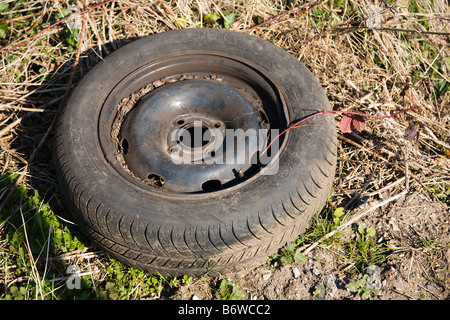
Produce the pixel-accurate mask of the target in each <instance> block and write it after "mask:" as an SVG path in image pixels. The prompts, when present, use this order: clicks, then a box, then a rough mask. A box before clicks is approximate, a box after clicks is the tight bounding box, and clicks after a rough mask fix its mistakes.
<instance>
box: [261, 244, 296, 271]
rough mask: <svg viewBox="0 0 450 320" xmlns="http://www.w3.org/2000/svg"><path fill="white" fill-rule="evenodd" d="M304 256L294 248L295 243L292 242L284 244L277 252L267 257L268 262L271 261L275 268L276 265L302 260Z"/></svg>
mask: <svg viewBox="0 0 450 320" xmlns="http://www.w3.org/2000/svg"><path fill="white" fill-rule="evenodd" d="M303 261H305V256H304V255H303V253H302V252H301V251H300V250H299V249H296V245H295V244H294V243H292V242H288V243H286V245H285V246H284V247H283V248H281V249H280V251H279V253H276V254H274V255H272V256H271V257H270V258H269V261H268V263H272V264H273V266H274V267H275V268H276V267H278V266H285V265H288V264H291V263H292V262H303Z"/></svg>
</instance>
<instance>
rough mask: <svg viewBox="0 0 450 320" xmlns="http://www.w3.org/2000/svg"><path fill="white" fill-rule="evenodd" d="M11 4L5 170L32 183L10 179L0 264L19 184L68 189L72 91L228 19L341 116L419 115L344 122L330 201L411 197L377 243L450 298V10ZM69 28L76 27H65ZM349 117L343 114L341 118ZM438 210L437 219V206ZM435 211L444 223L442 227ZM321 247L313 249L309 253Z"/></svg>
mask: <svg viewBox="0 0 450 320" xmlns="http://www.w3.org/2000/svg"><path fill="white" fill-rule="evenodd" d="M5 4H6V5H8V8H7V9H5V7H3V9H2V7H0V22H1V24H0V29H1V30H4V37H3V36H1V33H0V44H1V46H2V48H1V49H0V144H1V153H0V167H1V170H2V171H1V176H2V181H7V178H8V177H9V176H10V175H11V174H19V175H20V176H21V177H23V180H21V181H20V183H17V182H16V185H14V184H13V183H6V182H4V183H2V184H1V187H2V189H1V190H0V201H1V208H2V210H3V211H1V215H0V260H1V259H6V258H5V256H6V255H11V254H12V253H11V252H10V251H9V249H7V248H6V246H7V242H8V240H7V239H6V234H7V231H5V230H6V228H7V226H8V224H7V223H5V221H8V219H9V218H8V217H9V216H10V215H14V214H18V212H19V211H20V207H21V206H20V205H19V204H17V202H18V200H17V199H16V198H17V197H16V198H15V197H14V192H13V191H11V192H10V190H12V189H11V188H14V190H15V188H16V187H17V185H19V184H20V185H23V186H24V188H26V189H29V190H41V189H43V188H44V189H45V188H48V186H49V185H54V184H55V183H56V181H55V175H54V171H53V167H52V162H51V153H52V151H51V150H52V130H49V128H51V127H50V126H51V123H52V121H53V119H54V116H55V113H56V112H57V110H58V108H59V106H60V105H61V104H62V103H63V102H64V100H65V98H64V96H65V94H66V93H70V90H71V89H72V88H73V87H74V86H75V85H76V83H77V82H78V81H79V80H80V79H81V78H82V76H83V75H84V74H86V72H87V71H88V70H89V69H90V68H92V67H93V66H94V65H95V64H96V63H97V62H99V61H100V60H102V59H103V58H104V57H105V56H107V55H108V54H110V53H112V52H113V51H114V50H117V49H118V48H120V47H121V46H123V45H125V44H127V43H128V42H130V41H132V40H134V39H137V38H140V37H144V36H148V35H151V34H154V33H160V32H164V31H168V30H173V29H180V28H206V27H213V28H223V27H225V26H226V24H225V23H224V21H227V22H229V25H228V26H229V27H230V29H231V30H235V31H238V32H245V33H249V34H252V35H254V36H257V37H260V38H263V39H266V40H268V41H271V42H273V43H274V44H276V45H277V46H279V47H281V48H283V49H285V50H287V51H288V52H289V53H291V54H292V55H294V56H295V57H297V58H298V59H299V61H301V62H302V63H303V64H305V65H306V66H307V67H308V68H309V70H310V71H311V72H312V73H314V75H315V76H316V77H317V78H318V79H319V81H320V83H321V84H322V86H323V88H324V89H325V91H326V92H327V95H328V97H329V100H330V102H331V105H332V107H333V109H334V110H343V111H349V110H352V111H358V112H361V113H366V114H370V115H374V116H385V115H389V114H392V113H393V112H398V111H401V110H404V109H407V108H411V107H412V106H416V107H417V108H418V109H417V110H410V111H407V112H404V113H402V114H400V115H399V116H398V118H399V120H400V121H396V120H394V119H373V118H369V119H368V120H367V123H366V127H365V130H364V131H362V132H352V133H349V134H343V133H341V132H339V127H338V121H336V126H337V129H338V133H339V135H338V137H339V149H338V157H339V158H338V169H337V172H336V179H335V185H334V195H333V196H332V198H331V200H330V201H329V204H328V206H330V207H334V208H336V207H341V206H342V207H345V211H346V212H348V213H349V216H350V214H351V213H354V212H357V211H358V210H360V209H361V207H360V206H361V204H362V203H363V204H364V203H365V205H366V207H365V208H366V210H367V208H369V209H370V208H371V207H373V206H376V205H377V204H380V203H381V202H383V200H386V199H391V198H392V197H393V196H394V197H395V196H396V195H399V194H400V193H401V197H400V196H398V197H396V198H395V199H394V200H395V201H394V200H392V201H385V203H381V204H380V205H379V208H378V207H377V208H376V210H375V208H374V209H373V210H370V213H368V216H366V217H368V218H367V220H365V221H366V224H368V223H373V224H374V225H378V224H379V226H380V231H378V230H377V234H378V235H379V236H380V237H384V240H383V241H385V240H386V241H389V243H390V245H392V246H393V247H395V248H402V250H403V251H402V252H403V255H404V258H405V259H408V263H409V264H408V265H407V266H406V267H405V268H406V269H405V275H406V276H405V277H406V278H407V280H408V281H407V282H408V283H411V282H413V279H412V278H413V277H412V276H411V274H412V273H414V272H415V274H417V275H424V274H425V278H427V279H428V281H431V280H429V279H430V278H431V279H438V280H439V281H438V280H436V281H437V282H438V283H439V285H438V287H439V288H440V289H439V290H438V291H435V290H432V289H430V288H428V287H426V285H423V284H419V286H422V287H425V289H422V291H421V292H424V294H425V295H426V296H425V297H426V298H430V299H443V298H448V290H449V286H450V283H449V282H448V279H449V269H450V247H449V231H448V227H449V199H450V129H449V128H450V94H449V92H450V91H449V90H450V88H449V87H450V69H449V67H450V58H449V57H450V47H449V41H450V20H449V17H450V8H449V6H448V3H447V1H445V0H435V1H432V2H430V1H427V0H415V1H406V0H395V1H384V0H383V1H370V0H358V1H356V0H355V1H352V0H334V1H325V0H324V1H320V0H317V1H314V0H313V1H291V0H287V1H285V0H279V1H269V0H252V1H235V0H234V1H232V0H225V1H220V2H214V1H210V0H196V1H186V0H173V1H141V0H136V1H131V0H120V1H106V2H105V3H100V2H99V3H98V4H99V5H95V4H94V3H91V2H89V1H40V0H32V1H28V2H24V3H20V2H19V1H14V0H6V1H4V2H3V4H2V5H3V6H4V5H5ZM212 13H217V14H218V15H219V16H220V18H219V19H217V21H216V22H211V19H208V15H210V14H212ZM229 13H234V15H232V16H230V15H229ZM74 14H75V17H74ZM61 19H65V20H64V21H63V22H61V23H57V21H58V20H61ZM233 20H234V21H233ZM82 24H84V25H85V27H84V28H82V27H81V26H82ZM81 34H83V37H81ZM78 48H79V49H80V50H78ZM77 51H79V54H78V56H79V57H78V59H77ZM74 65H75V68H74ZM71 76H72V77H73V82H72V81H69V79H70V78H71ZM68 84H70V85H69V86H68ZM340 117H341V115H336V118H337V120H339V119H340ZM411 123H413V124H414V125H415V127H416V128H417V131H418V132H419V135H418V137H417V139H414V140H412V141H407V140H405V139H404V133H405V130H406V128H407V127H408V126H409V125H410V124H411ZM298 130H301V128H299V129H298ZM47 132H48V133H49V134H46V133H47ZM33 154H34V155H35V156H33ZM16 181H17V180H16ZM8 194H10V196H8ZM52 198H53V196H52V195H47V197H46V200H45V201H46V202H48V203H53V202H54V201H55V199H53V200H52ZM8 201H9V202H8ZM13 201H16V205H12V204H11V202H13ZM58 201H59V200H58ZM427 206H428V207H427ZM430 206H431V207H433V208H434V209H433V210H432V212H431V211H429V212H428V211H427V210H428V209H427V208H430ZM11 208H14V209H11ZM54 210H55V211H58V210H60V209H57V208H55V209H54ZM430 212H431V213H432V214H433V215H434V216H432V218H433V219H434V220H433V221H431V222H429V221H430V219H431V216H430V214H431V213H430ZM410 213H411V214H412V213H414V217H410V216H409V214H410ZM61 214H63V213H61ZM421 217H422V218H423V219H421ZM65 219H67V217H65ZM380 221H384V222H385V223H381V222H380ZM399 221H400V222H399ZM428 222H429V225H428ZM430 226H433V227H430ZM317 240H318V239H315V241H317ZM315 241H311V242H309V243H305V244H303V245H304V246H305V247H304V248H303V249H306V248H307V247H308V246H309V245H310V244H311V243H314V242H315ZM306 250H308V249H306ZM314 250H323V249H320V246H319V248H317V249H314ZM92 251H95V249H93V250H92ZM308 252H309V251H308ZM311 252H312V253H314V252H315V251H311ZM53 254H55V255H56V254H57V253H56V252H55V253H53ZM310 254H311V253H310ZM399 254H401V253H399ZM2 256H3V258H2ZM338 260H339V259H338ZM46 261H47V260H46ZM48 261H50V260H48ZM339 261H341V262H340V263H337V266H336V267H337V268H338V269H344V270H345V271H348V270H350V268H349V269H346V268H347V267H348V266H349V265H351V262H342V260H339ZM33 270H34V269H33ZM33 272H36V273H39V271H38V270H37V269H36V270H34V271H33ZM2 273H3V274H6V271H5V270H4V271H2V272H0V274H2ZM41 276H42V275H41ZM386 277H387V276H386ZM103 279H104V278H103ZM5 281H6V282H8V283H5V284H4V285H5V287H8V286H11V282H12V281H15V279H14V277H12V278H11V276H10V277H9V278H8V280H5ZM416 288H417V286H416ZM387 289H390V290H391V291H392V292H398V291H399V290H400V291H401V290H403V291H401V293H398V295H397V296H395V295H393V296H388V298H398V297H400V296H401V297H403V298H414V299H416V298H420V297H421V296H420V294H419V295H415V294H414V293H411V292H410V291H405V290H406V289H404V288H399V287H397V288H392V287H389V286H386V290H387ZM408 290H410V289H408ZM418 290H419V291H420V288H419V289H418ZM428 291H431V292H432V293H428ZM5 292H6V291H5ZM427 294H428V295H427ZM0 295H1V291H0ZM185 298H186V297H185ZM300 298H303V299H308V298H311V296H304V297H300Z"/></svg>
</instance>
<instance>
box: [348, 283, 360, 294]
mask: <svg viewBox="0 0 450 320" xmlns="http://www.w3.org/2000/svg"><path fill="white" fill-rule="evenodd" d="M347 288H348V290H350V292H356V291H358V285H357V284H356V283H355V282H350V283H349V284H348V286H347Z"/></svg>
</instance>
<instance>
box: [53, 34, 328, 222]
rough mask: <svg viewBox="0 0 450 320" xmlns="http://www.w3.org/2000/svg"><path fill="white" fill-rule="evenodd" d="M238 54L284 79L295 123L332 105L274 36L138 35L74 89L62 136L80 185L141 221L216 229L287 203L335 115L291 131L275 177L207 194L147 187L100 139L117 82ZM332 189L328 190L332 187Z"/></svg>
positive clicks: (324, 142) (321, 151) (123, 214)
mask: <svg viewBox="0 0 450 320" xmlns="http://www.w3.org/2000/svg"><path fill="white" fill-rule="evenodd" d="M202 52H207V53H214V52H215V53H217V54H222V55H227V56H238V57H240V59H242V61H245V62H246V63H248V64H250V65H252V66H253V67H254V68H256V69H258V70H260V71H261V72H262V73H264V74H266V75H270V77H272V78H273V79H274V80H275V81H276V83H277V84H279V85H280V88H281V91H282V93H283V96H284V98H285V101H286V105H287V106H288V112H289V117H290V120H291V121H294V120H296V119H300V118H302V117H304V116H306V115H309V114H312V113H314V112H316V111H318V110H326V109H329V108H330V106H329V102H328V100H327V98H326V95H325V93H324V92H323V89H322V88H321V86H320V84H319V83H318V81H317V80H316V79H315V77H314V76H313V75H312V74H311V72H310V71H309V70H308V69H307V68H306V67H305V66H303V65H302V64H301V63H299V62H298V61H297V60H296V59H295V58H294V57H293V56H291V55H289V54H288V53H286V52H285V51H284V50H282V49H280V48H278V47H277V46H275V45H273V44H271V43H270V42H268V41H265V40H261V39H258V38H256V37H253V36H249V35H246V34H241V33H237V32H231V31H224V30H217V29H188V30H177V31H170V32H166V33H162V34H157V35H152V36H149V37H146V38H143V39H140V40H137V41H134V42H132V43H130V44H128V45H126V46H124V47H122V48H121V49H119V50H117V51H116V52H114V53H113V54H111V55H110V56H108V57H107V58H106V59H105V60H104V61H102V62H99V63H98V64H97V65H96V66H95V67H94V68H93V69H92V70H91V71H89V73H88V74H87V75H86V76H85V77H84V78H83V80H82V81H81V82H80V83H79V85H78V86H77V88H76V89H75V90H74V92H73V94H72V96H71V98H70V100H69V102H68V104H67V106H66V108H65V112H64V114H63V116H62V119H61V123H62V125H61V126H59V128H58V130H59V132H58V134H60V135H61V141H62V146H61V150H62V151H60V153H61V154H70V157H69V158H70V159H69V161H68V162H67V164H66V166H68V167H69V170H71V171H72V173H73V174H74V175H75V176H76V179H77V180H78V183H79V188H80V189H84V190H86V192H87V193H88V194H90V195H91V197H93V198H95V199H96V200H97V201H99V202H101V203H104V204H105V205H106V206H111V207H114V210H115V211H117V212H119V213H120V215H121V217H122V219H130V220H134V219H139V220H140V222H142V223H144V224H145V223H149V224H151V225H152V226H154V227H155V228H156V227H161V226H170V227H171V228H186V227H193V228H194V227H195V228H197V227H198V228H200V227H204V228H208V227H209V226H212V225H218V224H233V223H236V222H237V221H243V220H249V219H255V217H256V216H257V215H258V213H259V212H264V211H267V209H268V208H271V207H272V206H275V205H277V203H281V200H282V199H284V198H286V197H289V194H290V193H291V192H293V191H295V190H297V188H298V187H299V185H300V184H301V183H302V182H303V181H306V180H308V179H310V177H311V172H313V171H314V170H315V169H313V167H314V166H316V165H317V160H316V159H317V157H318V156H321V155H322V154H324V153H326V146H327V143H328V141H329V139H330V135H332V134H333V131H334V127H332V126H331V125H330V123H332V122H330V121H329V120H330V119H328V118H329V117H328V116H318V117H315V118H314V120H313V121H310V122H314V123H316V125H312V126H309V127H303V128H299V129H295V130H291V131H290V132H289V133H288V134H289V135H288V136H287V138H286V139H287V140H286V146H285V148H284V151H283V152H282V153H281V155H280V158H279V162H278V165H279V167H278V171H277V172H276V174H274V175H262V176H259V177H258V178H257V179H255V180H254V181H253V182H252V183H250V184H247V185H245V186H243V187H241V188H237V189H236V190H233V192H225V193H210V194H208V195H205V196H202V197H189V196H186V197H171V196H170V195H167V196H165V195H161V194H159V193H155V192H149V191H148V190H145V189H143V188H140V187H138V186H136V185H134V184H132V183H130V182H128V181H127V180H125V179H124V178H123V177H122V176H121V175H119V174H118V173H117V172H116V171H115V170H114V169H113V167H112V166H111V165H110V164H109V163H108V162H107V161H106V160H105V157H104V154H103V151H102V148H101V146H100V143H99V137H98V129H97V128H98V121H99V120H98V119H99V113H100V111H101V108H102V104H103V102H104V101H105V100H106V99H107V97H108V94H109V93H110V92H111V91H112V90H113V89H114V87H115V86H116V84H117V83H119V82H120V81H121V80H122V79H124V78H125V77H126V76H127V75H128V74H130V73H131V72H133V71H134V70H137V69H139V68H141V67H143V66H145V65H147V64H149V63H151V62H152V61H157V60H160V59H164V58H166V57H169V56H175V55H182V54H187V53H202ZM324 192H327V191H324Z"/></svg>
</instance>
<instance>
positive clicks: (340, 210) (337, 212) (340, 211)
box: [333, 207, 344, 218]
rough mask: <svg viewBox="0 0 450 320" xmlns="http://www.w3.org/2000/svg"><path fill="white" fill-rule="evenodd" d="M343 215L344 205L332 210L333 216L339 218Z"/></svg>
mask: <svg viewBox="0 0 450 320" xmlns="http://www.w3.org/2000/svg"><path fill="white" fill-rule="evenodd" d="M343 215H344V207H339V208H337V209H336V210H334V212H333V216H334V217H336V218H340V217H342V216H343Z"/></svg>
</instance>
